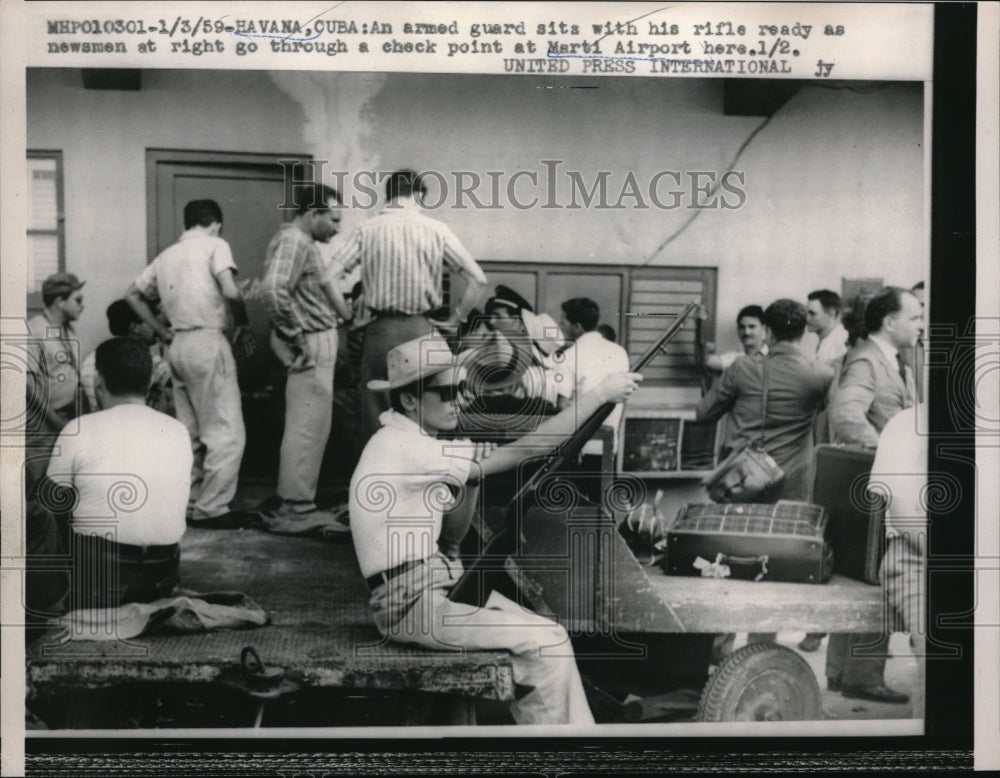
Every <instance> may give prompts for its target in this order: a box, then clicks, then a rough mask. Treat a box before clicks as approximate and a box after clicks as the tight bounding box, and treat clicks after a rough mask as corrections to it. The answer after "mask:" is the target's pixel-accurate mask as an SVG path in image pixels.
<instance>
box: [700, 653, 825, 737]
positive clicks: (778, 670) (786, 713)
mask: <svg viewBox="0 0 1000 778" xmlns="http://www.w3.org/2000/svg"><path fill="white" fill-rule="evenodd" d="M821 709H822V707H821V703H820V692H819V685H818V684H817V683H816V676H814V675H813V671H812V668H811V667H809V665H808V664H807V663H806V661H805V660H804V659H803V658H802V657H800V656H799V655H798V654H796V653H795V652H794V651H792V650H791V649H788V648H785V647H783V646H779V645H775V644H774V643H752V644H751V645H749V646H744V647H743V648H741V649H740V650H739V651H736V652H734V653H732V654H730V655H729V656H728V657H726V659H725V661H724V662H723V663H722V664H721V665H720V666H719V668H718V669H717V670H716V671H715V673H713V674H712V676H711V678H709V680H708V684H707V685H706V686H705V691H704V692H702V695H701V704H700V706H699V708H698V721H809V720H812V719H818V718H819V717H820V711H821Z"/></svg>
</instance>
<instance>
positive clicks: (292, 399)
mask: <svg viewBox="0 0 1000 778" xmlns="http://www.w3.org/2000/svg"><path fill="white" fill-rule="evenodd" d="M306 349H307V350H308V354H309V356H310V358H311V360H312V362H313V363H314V364H313V367H311V368H309V369H308V370H301V371H298V372H294V373H292V372H290V373H289V374H288V382H287V383H286V384H285V431H284V434H283V435H282V437H281V458H280V462H279V465H278V489H277V494H278V497H280V498H281V499H283V500H288V501H290V502H296V503H300V504H303V503H304V505H300V507H301V508H310V507H311V508H315V507H316V506H315V503H314V502H313V501H314V500H315V499H316V486H317V484H318V483H319V470H320V466H321V465H322V464H323V453H324V452H325V451H326V443H327V440H329V438H330V422H331V420H332V418H333V372H334V368H335V367H336V364H337V330H336V329H329V330H324V331H323V332H307V333H306Z"/></svg>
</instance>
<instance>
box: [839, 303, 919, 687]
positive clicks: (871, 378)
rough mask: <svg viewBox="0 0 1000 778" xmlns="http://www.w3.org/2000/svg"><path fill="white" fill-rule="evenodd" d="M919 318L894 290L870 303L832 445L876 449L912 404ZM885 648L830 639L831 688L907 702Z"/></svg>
mask: <svg viewBox="0 0 1000 778" xmlns="http://www.w3.org/2000/svg"><path fill="white" fill-rule="evenodd" d="M923 318H924V312H923V306H921V305H920V301H919V300H918V299H917V298H916V297H915V296H914V295H913V294H911V293H910V292H907V291H906V290H904V289H900V288H898V287H891V286H890V287H886V288H885V289H882V290H881V291H880V292H879V293H878V294H876V295H875V297H873V298H872V299H871V300H870V301H869V303H868V306H867V307H866V308H865V328H866V329H867V331H868V337H867V338H866V339H865V340H861V341H858V343H857V344H856V345H855V346H854V348H852V349H851V350H850V351H849V352H848V353H847V355H846V356H845V357H844V364H843V367H842V368H841V371H840V378H839V380H838V381H837V388H836V391H835V392H834V394H833V400H832V403H831V406H830V424H831V427H832V431H833V440H834V442H835V443H848V444H853V445H860V446H866V447H869V448H875V447H876V446H877V445H878V439H879V434H880V433H881V432H882V429H883V428H884V427H885V425H886V423H888V421H889V419H891V418H892V417H893V416H895V415H896V414H897V413H899V412H900V411H902V410H904V409H906V408H909V407H911V406H912V405H913V398H914V381H913V371H912V370H911V369H910V367H909V366H908V365H906V364H905V362H904V360H903V357H902V354H901V351H902V350H904V349H906V348H908V347H910V348H912V347H913V345H914V344H915V343H916V342H917V338H919V337H920V335H921V334H922V332H923ZM888 644H889V636H888V635H887V634H886V635H883V634H881V633H860V634H852V635H846V634H835V635H831V636H830V644H829V646H828V647H827V655H826V676H827V684H828V686H829V688H830V689H831V690H833V691H840V692H841V693H842V694H843V695H844V696H845V697H852V698H857V699H867V700H874V701H876V702H893V703H904V702H906V701H907V697H906V695H905V694H900V693H899V692H897V691H894V690H893V689H890V688H888V687H887V686H886V685H885V681H884V677H883V675H884V670H885V660H886V653H887V649H888ZM862 647H863V648H862ZM855 649H856V650H857V653H858V654H859V655H857V656H855V655H854V654H855ZM862 653H863V655H861V654H862Z"/></svg>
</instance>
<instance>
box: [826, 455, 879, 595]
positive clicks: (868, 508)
mask: <svg viewBox="0 0 1000 778" xmlns="http://www.w3.org/2000/svg"><path fill="white" fill-rule="evenodd" d="M874 461H875V451H874V450H873V449H866V448H861V447H860V446H845V445H836V444H824V445H821V446H817V447H816V473H815V476H814V477H813V484H812V502H813V503H815V504H816V505H822V506H823V508H825V509H826V514H827V532H826V537H827V540H828V541H829V542H830V545H831V546H832V547H833V553H834V556H835V558H836V564H835V565H834V572H836V573H838V574H839V575H843V576H846V577H848V578H855V579H857V580H859V581H866V582H867V583H871V584H877V583H878V582H879V578H878V568H879V564H880V562H881V561H882V553H883V551H884V549H885V532H884V529H883V518H884V516H885V505H884V503H883V502H882V500H881V499H880V498H878V497H874V496H872V495H871V494H869V492H868V491H867V487H868V475H869V473H871V469H872V463H873V462H874Z"/></svg>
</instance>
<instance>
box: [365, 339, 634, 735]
mask: <svg viewBox="0 0 1000 778" xmlns="http://www.w3.org/2000/svg"><path fill="white" fill-rule="evenodd" d="M386 362H387V375H388V378H387V379H386V380H374V381H371V382H369V384H368V388H369V389H371V390H373V391H388V392H389V401H390V405H391V410H388V411H386V412H384V413H383V414H382V415H381V417H380V419H379V420H380V422H381V424H382V427H381V428H380V429H379V431H378V432H376V433H375V435H373V436H372V438H371V439H370V440H369V441H368V444H367V445H366V446H365V449H364V451H363V452H362V454H361V459H360V461H359V462H358V466H357V468H356V469H355V471H354V475H353V477H352V478H351V488H350V502H349V507H350V516H351V536H352V539H353V541H354V549H355V552H356V554H357V557H358V564H359V566H360V568H361V573H362V575H364V576H365V580H366V583H367V584H368V588H369V590H370V591H371V594H372V596H371V600H370V603H369V604H370V606H371V609H372V615H373V617H374V620H375V625H376V626H377V627H378V629H379V631H380V632H381V633H382V634H383V635H384V636H385V637H387V638H388V639H390V640H393V641H396V642H400V643H410V644H416V645H421V646H427V647H430V648H435V649H439V650H444V651H461V650H463V649H467V648H468V649H507V650H509V651H510V652H511V655H512V657H511V662H512V667H513V674H514V682H515V683H516V684H517V685H518V686H519V687H525V688H526V689H527V691H526V693H524V694H522V695H519V696H518V698H517V699H516V700H514V702H512V703H511V713H512V715H513V716H514V719H515V721H516V722H517V723H519V724H593V722H594V719H593V716H592V714H591V712H590V708H589V706H588V705H587V698H586V695H585V694H584V691H583V685H582V682H581V680H580V675H579V671H578V670H577V667H576V662H575V659H574V656H573V650H572V646H571V644H570V642H569V637H568V636H567V634H566V630H565V629H563V628H562V627H561V626H560V625H559V624H557V623H556V622H554V621H552V620H550V619H548V618H545V617H543V616H540V615H538V614H536V613H533V612H531V611H529V610H527V609H525V608H523V607H521V606H519V605H517V604H516V603H514V602H513V601H511V600H510V599H508V598H506V597H504V596H503V595H501V594H500V593H499V592H496V591H494V592H491V593H490V596H489V598H488V600H487V602H486V604H485V606H484V607H482V608H477V607H474V606H471V605H467V604H464V603H458V602H452V601H451V600H449V599H448V594H449V592H450V591H451V589H452V587H453V586H454V585H455V583H456V582H457V581H458V579H459V577H460V576H461V574H462V563H461V560H459V559H451V558H449V557H448V556H446V555H445V554H443V553H441V552H440V551H438V550H437V549H438V540H439V537H440V534H441V527H442V522H443V515H444V513H445V512H446V511H449V510H452V509H455V508H458V507H459V506H461V505H462V504H464V503H465V502H466V501H467V500H469V499H471V497H470V496H469V495H468V493H467V492H466V491H465V489H466V485H467V484H469V485H471V484H472V483H473V482H476V481H478V480H479V479H481V478H482V477H484V476H487V475H492V474H494V473H499V472H503V471H506V470H510V469H512V468H514V467H517V466H518V465H520V464H521V463H523V462H524V461H526V460H527V459H528V458H529V457H531V456H534V455H537V454H540V453H544V452H545V451H547V450H549V449H551V448H552V447H553V446H556V445H558V444H559V443H561V442H563V441H565V440H566V439H567V438H568V437H569V436H570V435H572V433H573V431H574V430H575V429H576V424H577V418H578V417H580V418H585V417H586V416H588V415H590V414H591V413H593V412H594V411H595V410H597V408H599V407H600V406H601V405H603V404H604V403H605V402H616V401H621V400H622V399H624V398H625V397H626V396H627V395H629V394H631V393H632V392H633V391H634V390H635V388H636V382H637V381H639V380H641V376H638V375H635V374H631V373H617V374H613V375H610V376H608V377H607V378H606V379H605V380H604V381H602V382H601V383H600V384H599V385H598V386H597V387H595V388H594V390H593V391H591V392H588V393H587V394H584V395H583V396H581V397H579V398H577V400H576V403H575V405H574V406H573V407H572V408H570V409H567V410H565V411H563V412H562V413H559V414H558V415H556V416H553V417H550V418H548V419H546V420H545V421H543V422H542V423H541V425H539V427H538V428H537V429H536V430H535V431H534V432H532V433H530V434H529V435H527V436H525V437H524V438H521V439H520V440H518V441H515V442H514V443H511V444H509V445H506V446H502V447H500V448H497V449H494V448H493V446H492V445H491V444H482V443H480V444H473V443H471V442H470V441H468V440H461V441H446V440H439V439H438V437H437V435H438V433H440V432H446V431H448V430H454V429H455V428H456V427H457V426H458V423H459V404H458V402H457V401H458V399H459V397H460V395H461V394H462V391H463V380H462V379H463V373H464V368H461V367H458V366H457V365H456V362H455V358H454V356H453V354H452V353H451V350H450V349H449V347H448V344H447V343H446V342H445V340H444V339H443V338H440V337H437V336H427V337H424V338H418V339H415V340H411V341H407V342H406V343H403V344H401V345H399V346H396V347H395V348H393V349H392V350H391V351H390V352H389V354H388V356H387V359H386ZM455 495H457V496H455ZM529 687H530V688H529Z"/></svg>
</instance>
